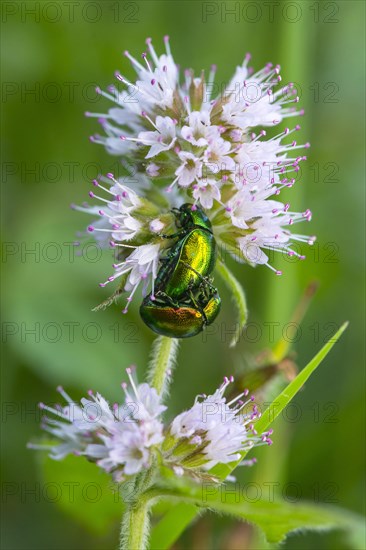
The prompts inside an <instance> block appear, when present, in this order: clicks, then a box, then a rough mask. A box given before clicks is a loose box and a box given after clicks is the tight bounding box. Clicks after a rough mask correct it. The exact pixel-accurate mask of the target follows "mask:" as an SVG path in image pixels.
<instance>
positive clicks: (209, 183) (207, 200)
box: [192, 179, 221, 209]
mask: <svg viewBox="0 0 366 550" xmlns="http://www.w3.org/2000/svg"><path fill="white" fill-rule="evenodd" d="M192 195H193V198H194V199H195V200H196V201H197V202H200V203H201V204H202V206H203V207H204V208H208V209H210V208H212V205H213V202H214V201H215V200H216V201H219V200H220V198H221V193H220V189H219V188H218V185H217V182H216V181H215V180H213V179H208V180H205V182H204V183H201V182H200V183H199V184H197V185H194V186H193V193H192Z"/></svg>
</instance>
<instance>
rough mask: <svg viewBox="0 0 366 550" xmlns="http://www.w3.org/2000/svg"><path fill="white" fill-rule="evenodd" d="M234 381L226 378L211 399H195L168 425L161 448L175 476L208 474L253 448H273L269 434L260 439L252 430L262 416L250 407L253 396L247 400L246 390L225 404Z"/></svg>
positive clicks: (198, 397)
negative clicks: (189, 406) (260, 446)
mask: <svg viewBox="0 0 366 550" xmlns="http://www.w3.org/2000/svg"><path fill="white" fill-rule="evenodd" d="M233 381H234V378H233V377H230V378H227V377H225V378H224V382H223V383H222V384H221V386H220V387H219V388H218V389H217V390H216V391H215V393H214V394H213V395H209V396H205V395H201V396H197V398H196V400H195V403H194V405H193V407H191V408H190V409H189V410H188V411H185V412H183V413H182V414H180V415H178V416H177V417H176V418H175V419H174V420H173V422H172V423H171V425H170V427H169V430H168V435H167V437H166V439H165V441H164V442H163V448H164V446H165V448H166V453H165V459H166V461H167V462H168V463H169V462H170V463H171V464H172V465H173V468H174V470H175V472H176V473H177V475H183V474H184V473H187V472H190V471H191V470H192V469H193V472H194V469H195V468H197V467H200V468H203V469H204V470H210V469H211V468H213V467H214V466H216V465H217V464H227V463H229V462H234V461H237V460H239V459H240V457H241V453H243V452H247V451H249V450H250V449H251V448H252V447H254V446H259V445H264V444H266V445H271V444H272V440H271V439H270V435H271V434H272V430H270V431H268V432H265V433H262V434H260V435H258V434H257V432H256V430H255V421H256V420H257V419H258V418H260V416H261V413H260V412H259V410H258V408H257V405H255V404H254V403H253V402H254V396H250V397H249V398H248V395H249V390H247V389H246V390H244V392H242V393H241V394H239V395H237V396H236V397H235V398H233V399H232V400H231V401H229V402H227V400H226V398H225V397H224V393H225V390H226V388H227V387H228V386H229V384H230V383H231V382H233ZM242 398H244V400H242ZM177 458H178V460H179V462H177ZM254 460H255V459H254ZM252 461H253V460H252ZM249 463H250V462H248V461H246V462H245V464H246V465H248V464H249Z"/></svg>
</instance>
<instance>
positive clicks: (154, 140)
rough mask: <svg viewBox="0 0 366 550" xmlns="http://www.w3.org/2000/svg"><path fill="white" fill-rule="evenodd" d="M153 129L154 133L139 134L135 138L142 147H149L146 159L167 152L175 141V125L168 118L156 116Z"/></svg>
mask: <svg viewBox="0 0 366 550" xmlns="http://www.w3.org/2000/svg"><path fill="white" fill-rule="evenodd" d="M155 127H156V131H154V132H140V133H139V135H138V138H137V139H138V141H140V142H141V143H143V144H144V145H148V146H150V150H149V152H148V153H147V155H146V156H145V158H147V159H149V158H151V157H155V156H156V155H158V154H159V153H161V152H162V151H168V149H171V148H172V147H173V145H174V143H175V141H176V136H175V123H174V121H173V120H172V119H171V118H170V117H168V116H166V117H162V116H157V117H156V120H155Z"/></svg>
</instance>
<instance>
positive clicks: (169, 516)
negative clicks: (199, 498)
mask: <svg viewBox="0 0 366 550" xmlns="http://www.w3.org/2000/svg"><path fill="white" fill-rule="evenodd" d="M196 516H197V508H196V506H192V504H186V503H185V502H181V503H180V504H175V505H174V506H173V507H172V508H171V509H170V510H169V511H168V512H167V513H166V514H165V515H164V517H163V518H162V519H161V520H160V521H159V522H158V523H157V524H156V525H155V526H154V527H153V529H152V531H151V538H150V544H149V546H150V548H151V549H152V550H155V549H158V550H168V549H169V548H170V547H171V546H172V545H173V544H174V542H175V541H176V540H177V538H178V537H179V536H180V535H181V534H182V533H183V531H184V530H185V529H186V527H188V525H189V524H190V523H191V522H192V520H193V519H194V518H195V517H196ZM172 527H173V528H172Z"/></svg>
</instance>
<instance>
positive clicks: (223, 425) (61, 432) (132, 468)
mask: <svg viewBox="0 0 366 550" xmlns="http://www.w3.org/2000/svg"><path fill="white" fill-rule="evenodd" d="M127 373H128V376H129V379H130V384H131V387H132V390H133V393H132V394H131V393H130V392H129V391H128V388H127V384H125V383H123V384H122V388H123V390H124V392H125V395H126V398H125V402H124V403H123V404H121V405H118V404H117V403H115V404H114V405H113V406H110V405H109V404H108V402H107V401H106V400H105V399H104V398H103V397H102V396H101V395H100V394H99V393H97V394H96V395H94V394H93V392H91V391H90V392H89V396H90V399H85V398H83V399H82V400H81V404H80V405H79V404H77V403H75V402H73V401H72V399H71V398H70V396H69V395H68V394H67V393H66V392H65V391H64V389H63V388H61V387H59V388H58V391H59V393H60V394H61V395H62V397H63V398H64V399H65V400H66V401H67V405H66V406H63V407H61V406H56V407H51V406H48V405H45V404H44V403H40V408H41V409H42V410H43V411H45V413H46V412H47V413H50V414H51V416H46V415H45V416H44V419H43V425H42V427H43V429H44V430H45V431H46V432H48V433H50V434H51V436H52V437H53V438H57V439H58V440H60V441H61V443H59V444H34V443H30V444H29V445H28V447H29V448H32V449H41V450H48V451H49V455H50V457H51V458H53V459H55V460H61V459H63V458H64V457H65V456H66V455H68V454H70V453H72V454H74V455H77V456H85V457H86V458H87V459H88V460H90V461H92V462H95V463H96V464H97V465H98V466H99V467H100V468H102V469H103V470H105V471H107V472H109V473H111V474H112V475H113V479H114V480H115V481H118V482H121V481H123V480H124V479H125V478H126V476H131V475H134V474H137V473H138V472H140V471H142V470H144V469H147V468H148V467H149V466H150V465H151V464H152V458H153V454H154V452H155V453H159V454H160V456H161V459H162V463H163V464H164V465H165V466H167V467H169V468H171V469H172V470H173V471H174V472H175V473H176V475H178V476H180V475H183V474H186V475H189V476H191V477H193V478H195V479H200V478H202V477H203V476H204V475H205V472H207V470H209V469H211V468H212V467H213V466H216V465H217V464H226V463H228V462H233V461H236V460H238V459H239V458H240V456H241V453H243V452H247V451H249V450H250V449H251V448H252V447H254V446H258V445H263V444H271V443H272V441H271V439H270V437H269V436H270V435H271V433H272V431H269V432H265V433H263V434H260V435H258V434H257V432H256V430H255V421H256V420H257V419H258V418H259V417H260V413H259V411H258V409H257V407H256V405H254V404H253V400H254V398H253V397H250V398H249V399H248V400H246V401H244V402H243V401H242V400H241V398H242V397H247V396H248V394H249V392H248V390H245V391H244V392H243V393H242V394H240V395H238V396H237V397H236V398H234V399H232V400H231V401H230V402H226V398H225V397H224V392H225V390H226V388H227V386H228V385H229V384H230V382H233V378H232V377H231V378H230V379H228V378H226V377H225V379H224V382H223V384H222V385H221V386H220V387H219V388H218V389H217V390H216V391H215V393H214V394H213V395H210V396H208V397H207V396H197V397H196V400H195V403H194V405H193V407H192V408H191V409H189V410H188V411H185V412H183V413H182V414H180V415H178V416H177V417H176V418H175V419H174V420H173V422H172V423H171V424H170V426H169V427H168V428H167V429H166V430H164V426H163V423H162V421H161V415H162V413H163V412H164V411H165V410H166V407H165V406H164V405H162V403H161V398H160V396H159V395H158V393H157V392H156V390H155V389H154V388H152V387H150V386H149V385H148V384H146V383H144V384H140V385H137V384H136V383H135V381H134V378H133V375H132V371H131V369H130V368H129V369H127ZM248 409H249V410H248ZM254 460H255V459H252V461H245V462H244V464H245V465H248V464H250V463H253V462H254ZM212 479H215V478H212Z"/></svg>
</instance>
